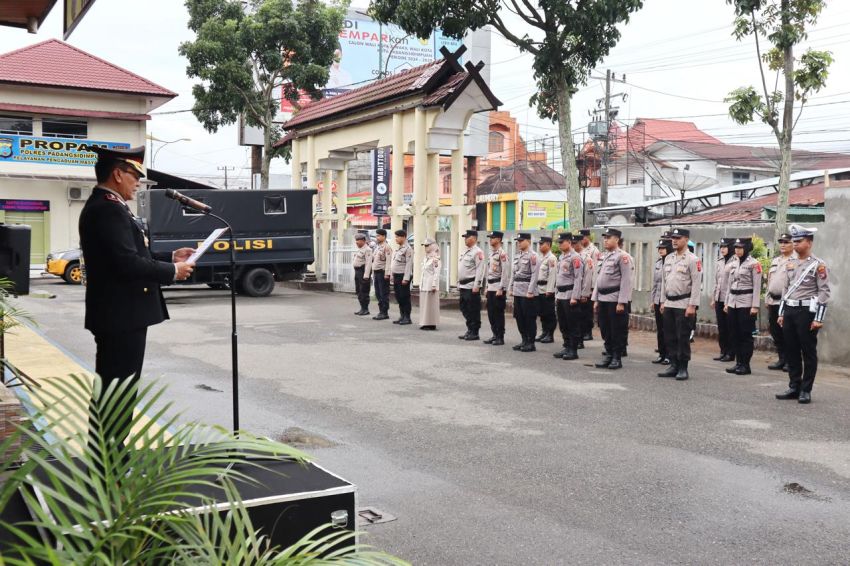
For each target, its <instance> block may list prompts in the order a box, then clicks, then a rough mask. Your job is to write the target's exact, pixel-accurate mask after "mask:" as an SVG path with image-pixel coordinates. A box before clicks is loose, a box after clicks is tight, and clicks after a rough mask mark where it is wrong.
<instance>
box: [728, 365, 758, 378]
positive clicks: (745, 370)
mask: <svg viewBox="0 0 850 566" xmlns="http://www.w3.org/2000/svg"><path fill="white" fill-rule="evenodd" d="M726 371H729V370H726ZM751 373H753V370H752V369H750V364H749V363H746V364H741V365H740V366H738V369H736V370H735V375H750V374H751Z"/></svg>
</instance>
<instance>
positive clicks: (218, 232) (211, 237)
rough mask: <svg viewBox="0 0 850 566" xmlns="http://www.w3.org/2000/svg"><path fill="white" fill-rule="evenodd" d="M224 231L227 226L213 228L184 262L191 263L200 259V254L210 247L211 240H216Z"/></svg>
mask: <svg viewBox="0 0 850 566" xmlns="http://www.w3.org/2000/svg"><path fill="white" fill-rule="evenodd" d="M225 232H227V228H216V229H215V230H213V231H212V233H211V234H210V235H209V236H207V239H206V240H204V241H203V243H202V244H201V245H200V246H198V249H197V250H195V253H193V254H192V255H191V256H190V257H189V259H187V260H186V263H191V264H193V265H194V264H195V263H197V262H198V260H199V259H201V256H202V255H204V254H205V253H206V251H207V250H208V249H210V246H211V245H213V242H215V241H216V240H218V239H219V238H220V237H221V235H222V234H224V233H225Z"/></svg>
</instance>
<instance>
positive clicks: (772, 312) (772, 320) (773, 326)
mask: <svg viewBox="0 0 850 566" xmlns="http://www.w3.org/2000/svg"><path fill="white" fill-rule="evenodd" d="M767 320H768V324H769V325H770V337H771V338H772V339H773V345H774V346H776V351H777V352H779V359H780V360H784V359H785V337H784V334H783V332H782V327H781V326H779V305H768V306H767Z"/></svg>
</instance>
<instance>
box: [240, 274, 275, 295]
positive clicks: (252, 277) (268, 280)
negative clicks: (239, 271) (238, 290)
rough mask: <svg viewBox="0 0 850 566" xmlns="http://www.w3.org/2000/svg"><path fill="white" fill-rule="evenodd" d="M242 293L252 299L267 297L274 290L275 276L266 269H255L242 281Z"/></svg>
mask: <svg viewBox="0 0 850 566" xmlns="http://www.w3.org/2000/svg"><path fill="white" fill-rule="evenodd" d="M241 283H242V285H241V287H242V292H244V293H245V294H246V295H249V296H251V297H267V296H268V295H271V292H272V290H273V289H274V275H272V272H271V271H269V270H268V269H266V268H264V267H255V268H254V269H252V270H250V271H248V272H247V273H246V274H245V275H244V276H243V277H242V280H241Z"/></svg>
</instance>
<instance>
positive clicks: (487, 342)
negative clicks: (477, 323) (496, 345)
mask: <svg viewBox="0 0 850 566" xmlns="http://www.w3.org/2000/svg"><path fill="white" fill-rule="evenodd" d="M495 341H496V337H495V336H491V337H489V338H487V339H486V340H484V341H483V342H484V343H485V344H492V343H493V342H495Z"/></svg>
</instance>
